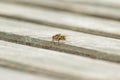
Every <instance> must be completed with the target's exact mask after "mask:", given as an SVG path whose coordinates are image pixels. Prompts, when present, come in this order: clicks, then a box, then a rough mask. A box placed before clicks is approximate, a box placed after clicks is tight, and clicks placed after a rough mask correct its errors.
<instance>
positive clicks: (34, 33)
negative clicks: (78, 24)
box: [0, 18, 120, 62]
mask: <svg viewBox="0 0 120 80" xmlns="http://www.w3.org/2000/svg"><path fill="white" fill-rule="evenodd" d="M57 33H61V34H65V35H67V41H65V42H64V44H62V43H61V45H60V46H59V45H54V44H53V43H52V42H47V41H51V36H52V35H54V34H57ZM0 38H1V39H4V40H10V41H18V42H21V43H23V44H24V43H29V45H30V44H32V45H33V46H34V45H36V46H40V47H44V48H47V49H54V50H59V51H65V52H69V53H74V54H79V55H86V56H91V57H94V58H98V59H105V60H110V61H115V62H120V40H118V39H112V38H106V37H101V36H95V35H90V34H85V33H80V32H74V31H69V30H64V29H58V28H52V27H49V26H43V25H37V24H32V23H27V22H22V21H15V20H12V19H4V18H0ZM41 40H42V41H41ZM48 44H49V45H48Z"/></svg>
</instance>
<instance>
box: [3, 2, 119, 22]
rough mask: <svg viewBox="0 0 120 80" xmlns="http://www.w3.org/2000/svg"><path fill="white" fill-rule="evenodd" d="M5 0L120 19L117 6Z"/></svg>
mask: <svg viewBox="0 0 120 80" xmlns="http://www.w3.org/2000/svg"><path fill="white" fill-rule="evenodd" d="M3 1H9V2H11V1H13V2H14V3H22V4H25V5H27V4H29V5H32V6H35V5H37V6H43V7H47V8H54V9H59V10H65V11H70V12H74V13H80V14H86V15H91V16H97V17H102V18H110V19H115V20H120V15H119V13H120V10H119V9H117V8H110V7H105V6H101V7H99V6H96V5H86V4H80V5H79V4H72V3H69V2H67V3H65V2H62V1H57V0H34V1H33V0H3Z"/></svg>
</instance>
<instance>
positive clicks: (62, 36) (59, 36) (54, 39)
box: [52, 34, 66, 43]
mask: <svg viewBox="0 0 120 80" xmlns="http://www.w3.org/2000/svg"><path fill="white" fill-rule="evenodd" d="M60 40H66V36H65V35H62V34H56V35H53V36H52V42H54V41H58V43H59V41H60Z"/></svg>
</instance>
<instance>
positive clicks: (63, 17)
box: [0, 3, 120, 39]
mask: <svg viewBox="0 0 120 80" xmlns="http://www.w3.org/2000/svg"><path fill="white" fill-rule="evenodd" d="M0 7H2V8H1V9H0V15H1V16H4V17H10V18H15V19H22V20H25V21H30V22H35V23H40V24H45V25H51V26H52V27H58V28H64V29H70V30H75V31H80V32H86V33H90V34H95V35H102V36H106V37H112V38H117V39H120V33H119V31H120V27H119V26H120V22H118V21H111V20H106V19H99V18H92V17H87V16H82V15H75V14H70V13H66V12H61V11H60V12H59V11H58V12H57V11H52V10H48V9H43V8H39V9H35V8H30V7H27V6H26V7H24V6H20V5H15V4H7V3H0ZM8 9H9V10H8Z"/></svg>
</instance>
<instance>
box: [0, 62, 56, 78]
mask: <svg viewBox="0 0 120 80" xmlns="http://www.w3.org/2000/svg"><path fill="white" fill-rule="evenodd" d="M0 63H1V62H0ZM0 66H1V65H0ZM0 80H57V79H53V78H52V79H51V77H49V76H45V75H34V74H30V73H27V72H26V73H25V72H22V71H18V70H14V69H10V68H4V67H0Z"/></svg>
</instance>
